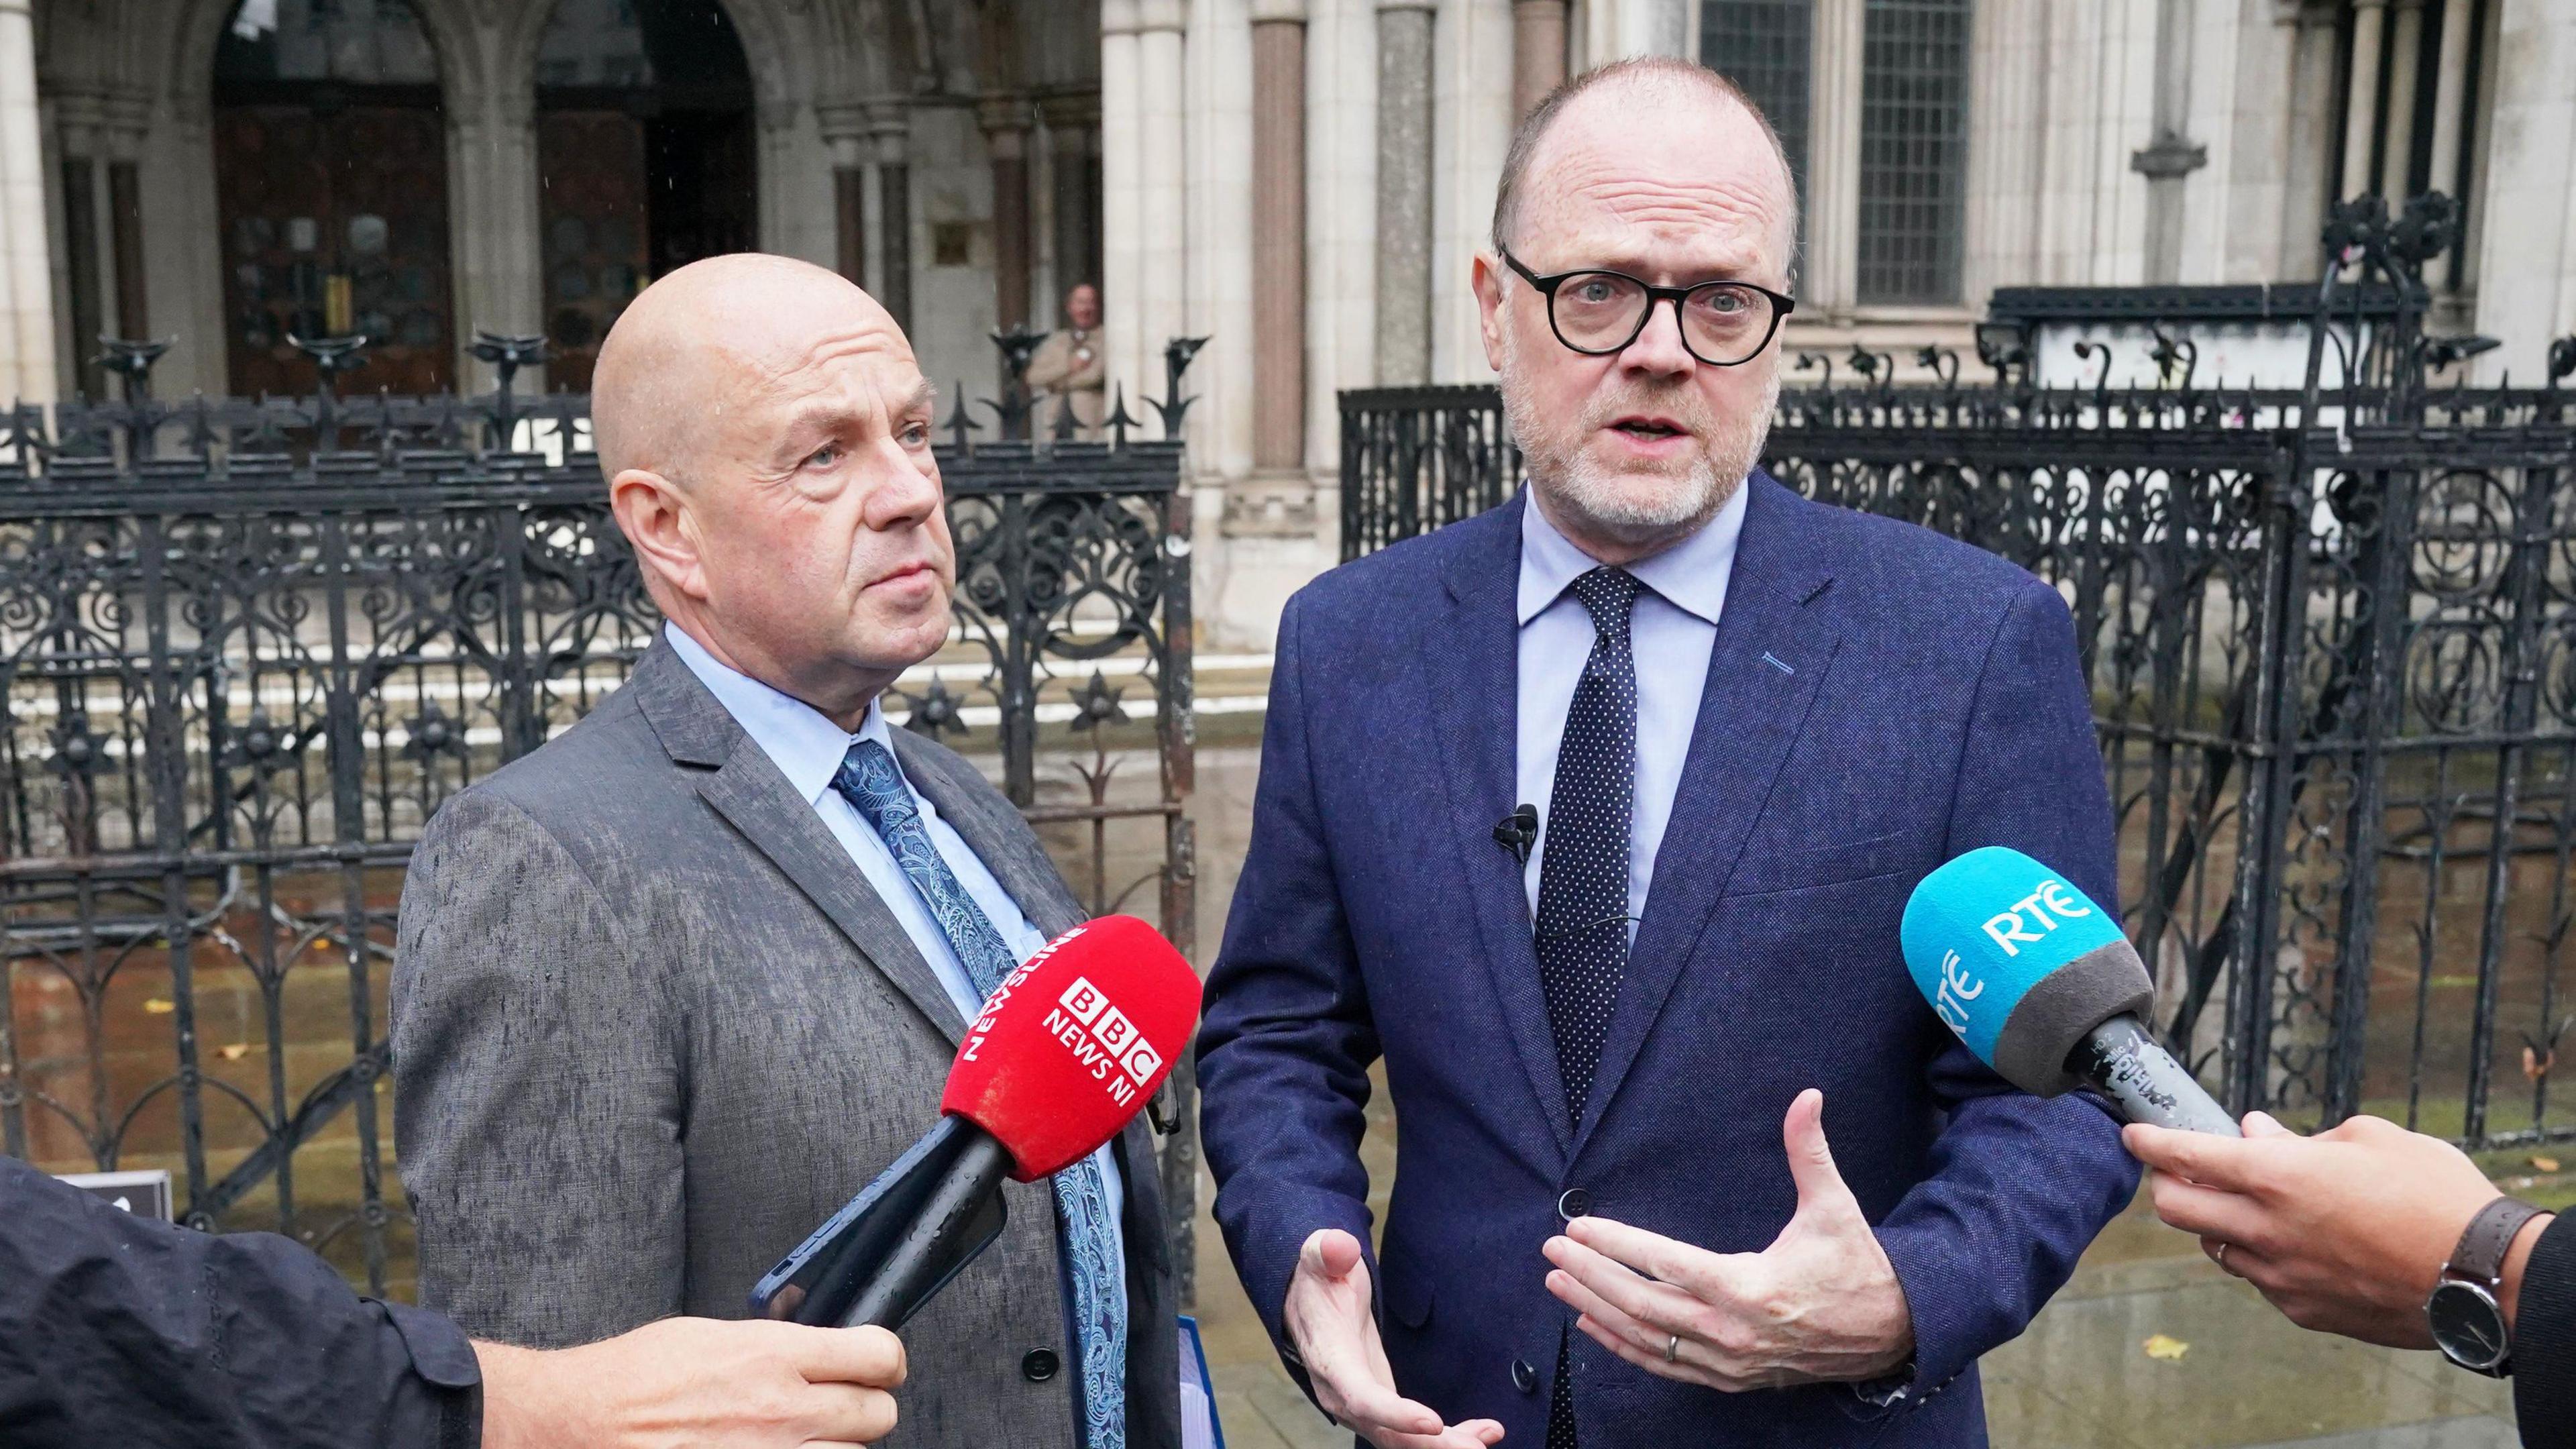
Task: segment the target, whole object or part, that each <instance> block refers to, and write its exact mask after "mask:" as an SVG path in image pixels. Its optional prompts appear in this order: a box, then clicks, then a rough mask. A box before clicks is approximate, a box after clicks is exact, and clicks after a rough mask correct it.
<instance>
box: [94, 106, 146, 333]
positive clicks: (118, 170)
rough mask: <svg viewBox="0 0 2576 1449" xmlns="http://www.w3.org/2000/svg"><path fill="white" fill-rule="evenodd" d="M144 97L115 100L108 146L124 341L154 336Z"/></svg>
mask: <svg viewBox="0 0 2576 1449" xmlns="http://www.w3.org/2000/svg"><path fill="white" fill-rule="evenodd" d="M151 118H152V111H151V105H150V103H149V102H148V101H147V100H146V99H145V98H144V97H142V96H140V95H121V96H111V97H110V98H109V101H108V145H107V151H106V156H107V195H106V198H105V201H106V206H107V274H108V280H109V282H110V283H111V286H110V288H109V295H111V296H112V297H114V298H115V299H116V300H115V302H114V304H113V313H112V315H113V316H114V318H115V326H116V335H117V336H119V337H150V336H151V335H152V317H151V307H150V298H149V296H148V295H147V289H148V286H149V284H148V282H147V281H146V279H145V271H144V266H143V177H142V171H141V168H140V166H139V164H138V161H137V158H138V157H140V156H141V155H142V154H143V140H144V136H145V135H146V134H147V132H148V131H149V129H150V127H151Z"/></svg>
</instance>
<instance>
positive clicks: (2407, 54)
mask: <svg viewBox="0 0 2576 1449" xmlns="http://www.w3.org/2000/svg"><path fill="white" fill-rule="evenodd" d="M2394 5H2395V9H2396V12H2397V26H2396V32H2395V34H2394V35H2393V36H2392V37H2391V39H2390V41H2389V45H2388V124H2387V127H2386V137H2387V140H2386V142H2385V144H2383V145H2382V146H2381V147H2380V161H2379V194H2380V195H2382V196H2384V197H2387V198H2388V206H2389V209H2390V210H2392V211H2393V210H2395V209H2396V208H2397V206H2398V205H2399V204H2400V203H2401V202H2403V201H2404V200H2405V199H2406V195H2407V192H2408V189H2409V188H2408V187H2407V184H2406V176H2407V162H2408V161H2410V160H2412V159H2413V158H2414V154H2415V66H2416V63H2417V58H2418V57H2419V56H2420V55H2421V54H2422V52H2423V49H2424V0H2394Z"/></svg>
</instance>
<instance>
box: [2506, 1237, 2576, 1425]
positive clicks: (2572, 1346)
mask: <svg viewBox="0 0 2576 1449" xmlns="http://www.w3.org/2000/svg"><path fill="white" fill-rule="evenodd" d="M2572 1223H2576V1213H2560V1214H2559V1215H2558V1216H2557V1217H2556V1218H2554V1219H2552V1220H2551V1221H2550V1224H2549V1226H2547V1227H2545V1228H2543V1229H2541V1230H2540V1240H2539V1241H2538V1242H2536V1243H2534V1244H2532V1245H2531V1257H2530V1259H2529V1260H2528V1261H2526V1262H2525V1263H2524V1264H2523V1265H2522V1294H2521V1296H2520V1297H2519V1298H2518V1299H2516V1300H2515V1305H2514V1315H2513V1416H2514V1420H2515V1422H2516V1423H2518V1424H2519V1425H2520V1426H2521V1429H2522V1442H2523V1444H2524V1445H2525V1449H2576V1226H2570V1224H2572Z"/></svg>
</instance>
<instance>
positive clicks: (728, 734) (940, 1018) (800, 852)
mask: <svg viewBox="0 0 2576 1449" xmlns="http://www.w3.org/2000/svg"><path fill="white" fill-rule="evenodd" d="M628 687H629V688H631V689H634V690H636V691H637V695H636V701H637V703H638V705H639V706H640V707H641V708H642V710H643V712H644V717H645V719H646V720H647V721H649V722H650V723H651V724H652V726H653V729H654V732H655V733H656V734H657V735H658V736H660V738H661V741H662V747H663V748H664V749H665V750H666V751H668V752H669V753H670V756H671V758H672V760H673V762H674V763H676V764H679V765H681V766H684V767H691V768H694V769H696V770H698V771H699V772H700V773H699V775H698V780H697V787H698V795H699V797H700V798H702V799H704V800H705V801H706V802H707V804H708V805H709V806H711V807H712V808H713V809H714V810H715V812H716V813H717V814H718V815H721V816H723V817H724V818H725V820H726V821H727V822H729V823H730V824H731V825H732V826H733V828H734V829H735V830H737V831H739V832H741V834H742V838H743V839H744V840H746V841H749V842H750V843H751V846H752V848H753V849H755V850H757V851H759V852H760V853H761V854H763V855H765V856H767V857H769V860H770V863H771V864H773V865H775V866H777V867H778V869H779V871H780V872H781V873H782V874H784V875H785V876H786V877H787V878H788V879H789V880H790V881H792V882H794V883H795V885H796V888H797V889H798V890H799V891H802V892H803V893H804V894H805V898H806V899H807V900H809V901H812V902H813V903H814V906H815V908H816V909H817V910H820V911H821V912H822V913H823V914H824V915H825V916H826V917H827V918H829V919H830V921H831V922H832V924H833V925H834V926H836V927H838V928H839V929H840V932H841V934H842V935H844V936H847V937H848V938H849V939H850V944H851V945H853V946H856V947H857V948H858V950H859V954H861V955H862V956H865V957H866V958H867V960H868V962H869V964H870V965H873V966H874V967H876V969H877V970H878V972H879V973H881V974H882V975H883V976H884V977H885V978H886V979H887V980H888V981H890V982H892V983H893V984H894V986H895V989H896V990H898V991H901V992H902V993H903V995H904V997H905V999H906V1000H908V1001H910V1002H911V1003H912V1004H913V1007H914V1008H915V1009H916V1010H918V1011H919V1012H920V1013H921V1015H922V1017H923V1019H924V1020H925V1021H927V1022H928V1023H929V1025H930V1026H931V1027H932V1028H933V1029H934V1030H936V1031H938V1032H939V1034H940V1035H942V1036H944V1037H946V1038H947V1039H948V1040H949V1041H950V1042H952V1043H953V1042H955V1041H957V1040H958V1038H960V1037H961V1036H963V1035H964V1034H965V1030H966V1023H965V1021H964V1019H963V1018H961V1017H960V1016H959V1015H958V1014H957V1006H956V1003H955V1002H952V1001H950V1000H949V999H948V991H947V988H945V987H943V986H941V985H940V984H939V978H938V977H937V976H935V975H933V974H932V973H931V970H930V963H929V962H927V961H924V960H923V959H922V958H921V952H920V950H919V949H918V948H916V947H915V946H914V945H913V944H912V938H911V937H909V936H907V935H905V934H904V932H903V927H902V925H901V924H899V923H898V922H897V921H896V920H895V918H894V913H893V912H892V911H889V910H887V909H886V906H885V902H883V901H881V900H878V899H877V894H876V892H875V891H874V890H872V889H870V888H869V886H868V882H867V877H865V876H863V875H861V874H860V873H859V868H858V866H856V865H855V864H853V863H852V862H851V860H850V856H849V852H848V851H845V850H843V849H842V848H841V842H839V841H838V840H835V839H833V838H832V832H831V829H830V827H828V826H826V825H824V823H823V817H822V816H821V815H820V814H819V813H817V812H816V811H815V809H814V807H813V805H812V803H811V802H809V801H806V800H804V799H801V798H799V797H798V796H797V794H796V791H795V787H793V786H791V785H789V784H788V783H787V777H786V776H784V775H782V774H780V773H779V772H778V766H777V765H775V764H774V763H772V762H771V761H770V758H769V755H768V753H767V752H766V751H764V750H762V749H761V748H760V746H759V745H758V744H757V743H756V742H754V741H753V740H752V738H751V737H750V736H749V735H747V734H745V733H743V730H742V726H740V725H738V724H736V723H735V722H734V719H733V716H732V715H730V714H728V713H726V711H725V707H724V705H723V704H721V703H719V702H718V701H717V699H716V697H715V696H714V695H713V694H710V693H709V692H708V691H707V687H706V686H705V685H704V684H701V683H700V682H699V681H698V677H697V676H696V675H695V674H692V673H690V672H689V666H688V665H687V664H686V663H684V662H682V660H681V659H680V657H679V656H678V655H677V654H675V653H673V652H672V651H671V647H670V646H669V645H667V644H662V643H656V644H655V645H654V646H653V648H652V650H651V651H650V652H649V653H647V654H646V655H645V656H644V658H643V659H642V660H641V661H640V662H638V663H637V665H636V667H635V677H634V680H633V681H632V682H631V683H630V684H629V685H628ZM710 767H712V768H710ZM938 803H939V805H940V809H941V812H942V813H943V814H944V813H946V811H947V805H946V802H944V801H941V802H938Z"/></svg>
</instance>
